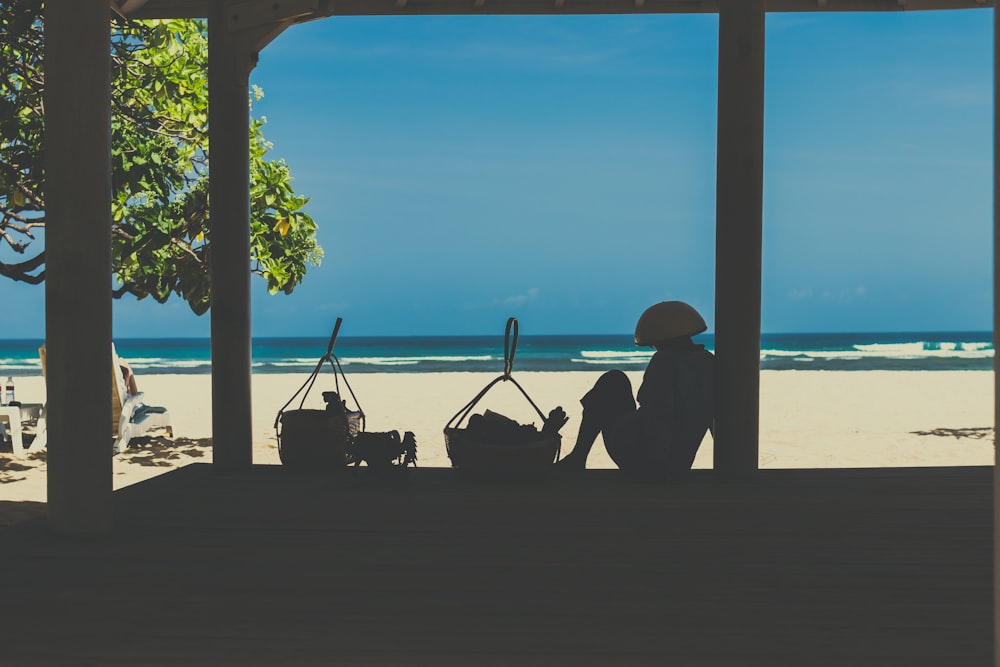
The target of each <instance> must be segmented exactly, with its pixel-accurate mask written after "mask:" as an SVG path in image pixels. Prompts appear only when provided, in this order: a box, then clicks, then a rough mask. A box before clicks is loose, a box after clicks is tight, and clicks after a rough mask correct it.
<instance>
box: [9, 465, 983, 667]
mask: <svg viewBox="0 0 1000 667" xmlns="http://www.w3.org/2000/svg"><path fill="white" fill-rule="evenodd" d="M361 472H363V471H358V470H352V471H349V473H350V474H347V475H344V476H340V477H335V478H330V477H327V476H293V475H291V474H289V473H288V472H287V471H286V470H284V469H282V468H280V467H273V466H257V467H254V468H253V469H251V470H247V471H244V472H240V473H229V474H224V473H219V472H216V471H213V469H212V468H211V466H209V465H204V464H199V465H193V466H189V467H187V468H183V469H181V470H177V471H175V472H172V473H169V474H167V475H164V476H161V477H159V478H156V479H154V480H151V481H149V482H145V483H142V484H139V485H136V486H134V487H130V488H128V489H123V490H122V491H119V492H117V493H116V494H115V512H116V529H115V531H114V533H113V534H112V535H110V536H104V537H90V538H68V537H63V536H57V535H53V534H51V533H50V532H49V531H48V529H47V528H46V525H45V522H44V520H40V521H34V522H29V523H26V524H21V525H19V526H15V527H12V528H7V529H2V532H0V545H2V549H0V551H2V555H0V576H2V577H3V583H2V585H0V664H2V665H4V666H6V665H16V666H18V667H21V666H24V667H31V666H33V665H50V664H55V665H88V666H89V665H100V666H104V665H181V664H183V665H227V666H228V665H232V666H236V665H239V666H247V665H436V666H442V665H443V666H447V665H463V666H465V665H470V666H477V665H516V666H519V667H520V666H534V665H612V666H628V665H683V666H688V665H692V666H716V665H726V666H730V665H732V666H746V665H768V666H777V665H794V666H796V667H802V666H812V665H845V666H852V667H853V666H861V665H873V666H874V665H878V666H879V667H886V666H890V665H906V666H907V667H913V666H919V665H934V666H947V667H956V666H962V665H976V666H983V667H985V666H987V665H991V664H992V656H993V649H992V641H993V610H992V577H993V568H992V505H991V499H992V469H991V468H947V469H927V468H916V469H878V470H783V471H779V470H765V471H761V472H760V474H759V476H758V477H757V478H756V479H755V480H753V481H751V482H742V483H736V482H727V481H723V480H720V479H718V478H717V477H716V476H715V475H714V474H713V473H711V472H708V471H705V472H702V473H700V474H698V475H696V476H695V477H694V478H693V479H692V480H690V481H688V482H686V483H684V484H680V485H663V484H651V483H643V482H637V481H634V480H629V479H627V478H624V477H622V476H621V475H620V474H618V473H617V472H616V471H602V470H596V471H588V472H587V473H586V474H584V475H580V476H572V477H552V478H548V479H544V480H535V481H525V482H508V483H498V482H484V481H474V480H469V479H465V478H462V477H461V476H460V475H459V474H458V473H457V472H456V471H452V470H447V469H418V470H416V471H414V472H413V474H412V475H411V476H410V478H409V479H408V480H407V481H405V482H402V483H399V482H396V483H392V482H388V481H385V480H378V479H373V478H370V477H368V476H365V475H361V474H354V473H361Z"/></svg>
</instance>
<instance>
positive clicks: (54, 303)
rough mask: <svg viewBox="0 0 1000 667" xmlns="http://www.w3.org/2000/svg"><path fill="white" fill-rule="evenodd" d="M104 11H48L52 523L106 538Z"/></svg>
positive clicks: (107, 112)
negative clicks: (102, 534)
mask: <svg viewBox="0 0 1000 667" xmlns="http://www.w3.org/2000/svg"><path fill="white" fill-rule="evenodd" d="M108 12H109V10H108V1H107V0H73V2H47V3H45V15H44V18H45V151H46V153H45V170H46V174H45V203H46V228H45V257H46V267H45V276H46V279H45V341H46V367H47V375H46V382H45V384H46V394H47V397H46V401H47V403H48V414H49V418H48V518H49V522H50V524H51V525H52V526H53V527H54V528H55V529H56V530H60V531H65V532H83V533H92V532H102V531H107V530H110V528H111V491H112V467H111V462H112V456H111V443H112V438H111V399H110V396H111V389H110V382H111V380H112V376H111V373H112V368H111V57H110V53H111V51H110V48H111V47H110V25H109V16H110V15H109V13H108Z"/></svg>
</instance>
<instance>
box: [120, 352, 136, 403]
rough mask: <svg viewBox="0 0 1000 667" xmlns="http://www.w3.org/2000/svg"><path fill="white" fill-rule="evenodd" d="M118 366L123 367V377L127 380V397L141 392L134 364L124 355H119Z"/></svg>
mask: <svg viewBox="0 0 1000 667" xmlns="http://www.w3.org/2000/svg"><path fill="white" fill-rule="evenodd" d="M118 366H119V367H120V368H121V371H122V379H123V380H124V381H125V397H126V398H128V397H129V396H135V395H136V394H138V393H139V386H138V385H137V384H136V381H135V373H133V372H132V366H131V365H130V364H129V363H128V361H127V360H126V359H124V358H122V357H118Z"/></svg>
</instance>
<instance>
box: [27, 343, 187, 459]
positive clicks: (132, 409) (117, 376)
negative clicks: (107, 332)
mask: <svg viewBox="0 0 1000 667" xmlns="http://www.w3.org/2000/svg"><path fill="white" fill-rule="evenodd" d="M38 356H39V358H40V359H41V360H42V375H43V376H44V375H45V346H44V345H43V346H42V347H40V348H39V349H38ZM111 378H112V380H111V429H112V435H113V436H114V441H113V443H112V447H111V449H112V454H120V453H122V452H123V451H125V450H126V449H128V446H129V443H130V442H132V441H133V440H137V439H139V438H147V437H149V436H150V435H151V434H153V433H155V432H163V433H164V434H165V435H166V436H167V437H173V434H174V431H173V427H172V425H171V423H170V413H169V412H167V409H166V408H162V407H159V406H155V405H146V404H145V403H144V402H143V400H142V399H143V393H142V392H137V393H135V394H129V393H128V391H127V390H126V388H125V378H124V376H123V375H122V372H121V361H120V360H119V358H118V352H117V350H115V346H114V344H113V343H112V345H111ZM45 413H46V408H45V406H43V407H42V409H41V415H40V417H39V419H38V426H37V427H36V436H35V441H34V442H32V443H31V449H30V450H29V453H32V452H35V451H38V450H40V449H42V448H43V447H45V445H46V444H47V438H46V429H45Z"/></svg>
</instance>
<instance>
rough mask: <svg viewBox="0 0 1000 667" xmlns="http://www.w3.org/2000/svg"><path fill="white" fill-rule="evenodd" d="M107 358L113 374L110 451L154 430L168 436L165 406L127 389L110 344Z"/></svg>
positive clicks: (116, 451) (118, 451) (117, 451)
mask: <svg viewBox="0 0 1000 667" xmlns="http://www.w3.org/2000/svg"><path fill="white" fill-rule="evenodd" d="M111 362H112V364H111V365H112V369H113V370H112V372H113V374H114V382H112V383H111V423H112V428H113V429H114V434H115V441H114V445H113V447H112V453H114V454H121V453H122V452H124V451H125V450H126V449H128V446H129V443H130V442H131V441H132V440H136V439H138V438H148V437H149V436H150V435H151V434H153V433H156V432H163V433H164V434H165V435H166V436H167V437H172V436H173V434H174V430H173V427H172V426H171V424H170V413H169V412H167V409H166V408H163V407H159V406H155V405H146V404H145V403H144V402H143V400H142V399H143V393H142V392H141V391H140V392H138V393H135V394H129V393H128V391H127V389H126V387H125V378H124V376H123V375H122V372H121V362H120V361H119V359H118V352H117V351H116V350H115V346H114V344H112V345H111Z"/></svg>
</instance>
